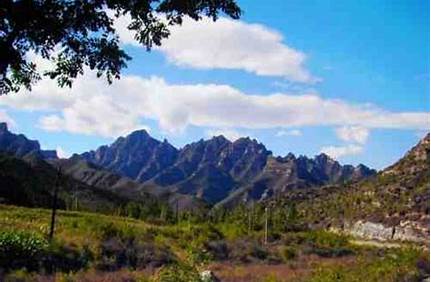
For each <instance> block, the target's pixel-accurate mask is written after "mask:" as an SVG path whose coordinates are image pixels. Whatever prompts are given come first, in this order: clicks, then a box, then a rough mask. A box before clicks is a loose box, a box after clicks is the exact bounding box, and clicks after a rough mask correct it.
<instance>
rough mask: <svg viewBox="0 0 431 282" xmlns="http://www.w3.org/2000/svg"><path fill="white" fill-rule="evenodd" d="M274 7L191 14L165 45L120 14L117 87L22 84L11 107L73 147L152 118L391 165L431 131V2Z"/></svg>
mask: <svg viewBox="0 0 431 282" xmlns="http://www.w3.org/2000/svg"><path fill="white" fill-rule="evenodd" d="M261 3H262V2H260V1H245V0H244V1H239V4H240V6H241V7H242V9H243V10H244V15H243V17H242V18H241V20H240V22H234V21H230V20H227V19H225V21H222V22H220V23H219V24H217V25H216V26H214V27H213V26H212V25H211V23H206V24H207V26H204V27H202V26H201V27H200V28H199V27H195V26H196V25H195V24H194V23H191V22H190V23H188V24H186V25H185V27H183V28H182V30H179V31H178V33H176V30H173V35H176V34H178V35H177V36H172V39H170V41H168V42H167V43H166V44H165V45H164V47H162V49H158V50H154V51H153V52H151V53H148V52H146V51H145V50H144V49H143V48H141V47H139V46H136V44H133V43H132V42H131V41H130V35H127V34H126V33H127V31H126V30H122V29H121V23H119V25H118V30H119V31H120V33H121V34H120V35H121V36H120V38H121V39H122V41H123V43H124V48H125V49H126V50H127V52H128V53H129V54H130V55H131V56H132V57H133V60H132V61H131V62H129V67H128V69H126V70H125V71H124V76H123V79H122V80H121V82H116V83H114V86H113V87H110V88H108V87H107V86H105V85H102V86H99V85H101V84H100V83H99V82H92V81H93V80H92V79H93V78H92V77H90V76H85V77H83V78H81V81H80V82H78V83H77V84H76V87H75V86H74V89H73V90H57V89H56V88H55V86H54V85H53V84H52V83H51V82H43V83H40V85H37V86H36V87H35V88H34V91H33V93H19V94H11V95H15V96H17V95H21V96H24V95H27V96H24V97H25V99H22V98H16V97H7V98H4V97H1V98H0V107H1V108H0V110H1V115H0V117H3V119H5V120H13V121H14V126H13V128H12V130H13V131H16V132H21V133H24V134H26V135H27V136H28V137H30V138H33V139H38V140H39V141H40V142H41V144H42V145H43V146H44V147H45V148H53V149H55V148H59V149H61V150H63V151H65V152H66V153H69V154H70V153H73V152H77V153H80V152H83V151H86V150H90V149H94V148H96V147H97V146H99V145H102V144H106V143H110V142H112V141H113V140H114V139H115V136H118V135H120V134H124V133H126V132H128V131H130V130H132V129H136V128H140V127H145V128H147V129H148V130H149V131H150V134H151V135H152V136H154V137H156V138H160V139H162V138H167V139H168V140H169V141H170V142H171V143H173V144H174V145H176V146H178V147H181V146H183V145H184V144H186V143H188V142H191V141H197V140H198V139H200V138H208V137H210V136H211V135H213V134H219V133H224V134H225V135H228V137H229V138H232V139H235V138H236V137H238V136H242V135H250V136H251V137H254V138H256V139H258V140H259V141H260V142H262V143H264V144H265V145H266V146H267V148H268V149H270V150H272V151H273V152H274V154H276V155H285V154H287V153H288V152H293V153H295V154H305V155H309V156H313V155H316V154H318V153H319V152H321V151H324V152H327V153H329V154H331V155H332V156H333V157H334V158H336V159H338V160H339V161H341V162H342V163H352V164H358V163H364V164H366V165H369V166H372V167H374V168H378V169H380V168H383V167H385V166H387V165H389V164H391V163H392V162H393V161H395V160H397V159H398V158H400V157H401V156H402V155H403V154H404V153H405V152H406V150H408V149H409V148H410V147H411V146H413V145H414V144H415V143H417V142H418V140H419V138H420V136H421V135H424V134H425V132H427V131H428V127H429V125H428V118H429V117H428V113H429V61H430V60H429V59H430V58H429V2H428V1H414V0H405V1H377V0H375V1H371V0H368V1H310V0H308V1H282V0H280V1H275V0H271V1H266V2H265V5H263V4H261ZM256 24H258V25H256ZM199 32H200V33H199ZM128 36H129V37H128ZM206 38H207V39H208V40H205V39H206ZM214 38H221V39H222V40H221V41H220V42H217V40H216V39H214ZM214 46H216V47H214ZM214 48H215V49H214ZM188 50H191V51H190V52H191V53H190V52H189V53H187V52H185V51H188ZM214 50H216V51H214ZM238 50H240V51H238ZM271 50H274V51H271ZM214 52H215V53H217V55H216V56H212V54H213V53H214ZM268 52H272V53H271V54H275V55H274V56H271V55H268ZM278 53H279V54H278ZM280 62H281V63H280ZM41 65H43V63H42V64H41ZM105 89H106V90H105ZM158 91H160V93H162V94H160V95H156V94H154V93H157V92H158ZM96 92H97V93H98V95H97V96H96V94H94V93H96ZM105 92H106V93H105ZM208 93H211V94H208ZM84 94H85V95H84ZM93 94H94V96H93ZM11 95H10V96H11ZM201 95H204V96H202V97H201ZM206 95H208V96H206ZM58 96H61V98H58ZM78 96H79V97H83V98H82V99H81V98H80V99H81V100H79V99H78V98H76V97H78ZM64 97H65V98H64ZM113 97H114V98H113ZM149 97H150V98H149ZM195 97H196V99H194V98H195ZM1 99H3V101H1ZM116 99H121V102H118V101H119V100H116ZM125 101H128V103H126V102H125ZM207 101H209V102H208V103H207ZM302 101H304V102H302ZM148 105H151V106H148ZM211 105H214V107H211ZM226 105H227V106H226ZM284 105H285V106H284ZM320 105H321V106H320ZM206 107H207V108H206ZM283 107H285V111H284V110H283ZM321 109H324V110H321ZM349 111H351V116H352V117H351V116H350V115H349ZM89 112H91V114H94V115H95V116H97V117H94V116H90V114H89ZM273 113H274V114H273ZM278 113H279V114H278ZM338 113H339V115H338ZM405 113H410V114H411V115H409V114H407V115H408V118H406V115H405ZM272 114H273V115H272ZM85 121H87V123H88V124H86V123H85Z"/></svg>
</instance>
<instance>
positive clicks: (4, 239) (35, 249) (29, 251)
mask: <svg viewBox="0 0 431 282" xmlns="http://www.w3.org/2000/svg"><path fill="white" fill-rule="evenodd" d="M48 246H49V245H48V242H47V241H46V240H45V239H44V238H42V237H40V236H37V235H35V234H33V233H28V232H23V231H2V232H0V266H1V267H2V268H4V269H5V270H10V269H19V268H26V269H28V270H37V269H38V268H39V267H40V261H42V260H43V257H44V256H45V255H46V253H47V250H48Z"/></svg>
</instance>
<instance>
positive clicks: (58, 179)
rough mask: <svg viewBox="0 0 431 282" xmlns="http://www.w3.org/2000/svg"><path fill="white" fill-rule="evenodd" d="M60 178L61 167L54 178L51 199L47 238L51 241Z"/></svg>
mask: <svg viewBox="0 0 431 282" xmlns="http://www.w3.org/2000/svg"><path fill="white" fill-rule="evenodd" d="M60 178H61V167H59V168H58V171H57V178H56V179H55V184H54V185H55V186H54V196H53V199H52V213H51V228H50V231H49V240H50V241H52V239H53V238H54V228H55V215H56V212H57V198H58V190H59V187H60V180H61V179H60Z"/></svg>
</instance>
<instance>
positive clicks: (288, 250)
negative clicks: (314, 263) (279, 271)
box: [280, 246, 297, 262]
mask: <svg viewBox="0 0 431 282" xmlns="http://www.w3.org/2000/svg"><path fill="white" fill-rule="evenodd" d="M280 255H281V257H282V258H283V260H284V261H285V262H288V261H291V260H293V259H294V258H296V256H297V250H296V248H294V247H290V246H285V247H283V248H282V249H281V251H280Z"/></svg>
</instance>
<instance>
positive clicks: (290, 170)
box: [81, 130, 375, 204]
mask: <svg viewBox="0 0 431 282" xmlns="http://www.w3.org/2000/svg"><path fill="white" fill-rule="evenodd" d="M81 157H82V158H84V159H85V160H87V161H88V162H91V163H94V164H96V165H97V166H100V167H103V168H104V169H107V170H110V171H112V172H114V173H117V174H120V175H122V176H126V177H129V178H131V179H132V180H135V181H138V182H141V183H143V184H144V186H146V187H151V189H152V190H157V189H159V190H161V191H166V190H168V191H171V192H175V193H181V194H185V195H192V196H196V197H198V198H201V199H204V200H205V201H206V202H208V203H211V204H215V203H218V202H220V201H236V200H238V197H242V198H246V199H248V200H261V199H264V198H265V197H266V196H268V195H269V196H270V195H273V194H276V193H284V192H285V191H286V189H295V188H308V187H313V186H321V185H325V184H329V183H341V182H344V181H350V180H354V181H356V180H360V179H363V178H365V177H368V176H370V175H373V174H375V171H374V170H371V169H369V168H367V167H366V166H364V165H360V166H358V167H356V168H355V167H353V166H350V165H344V166H343V165H340V164H339V163H338V162H336V161H334V160H332V159H330V158H329V157H328V156H326V155H324V154H321V155H319V156H317V157H315V158H314V159H309V158H307V157H305V156H300V157H298V158H296V157H295V156H294V155H293V154H289V155H287V156H286V157H285V158H281V157H277V158H275V157H273V156H272V153H271V151H268V150H267V149H266V148H265V146H264V145H263V144H261V143H258V142H257V141H256V140H252V139H250V138H248V137H247V138H240V139H238V140H236V141H234V142H231V141H229V140H227V139H226V138H225V137H223V136H216V137H213V138H211V139H209V140H199V141H198V142H194V143H191V144H188V145H186V146H184V147H183V148H182V149H176V148H175V147H173V146H172V145H170V144H169V143H168V142H167V141H166V140H165V141H163V142H160V141H157V140H156V139H154V138H152V137H150V136H149V134H148V133H147V132H146V131H145V130H139V131H135V132H133V133H131V134H129V135H128V136H126V137H120V138H118V139H117V140H116V141H115V142H114V143H113V144H111V145H109V146H102V147H99V148H98V149H97V150H96V151H90V152H87V153H83V154H82V155H81Z"/></svg>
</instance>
